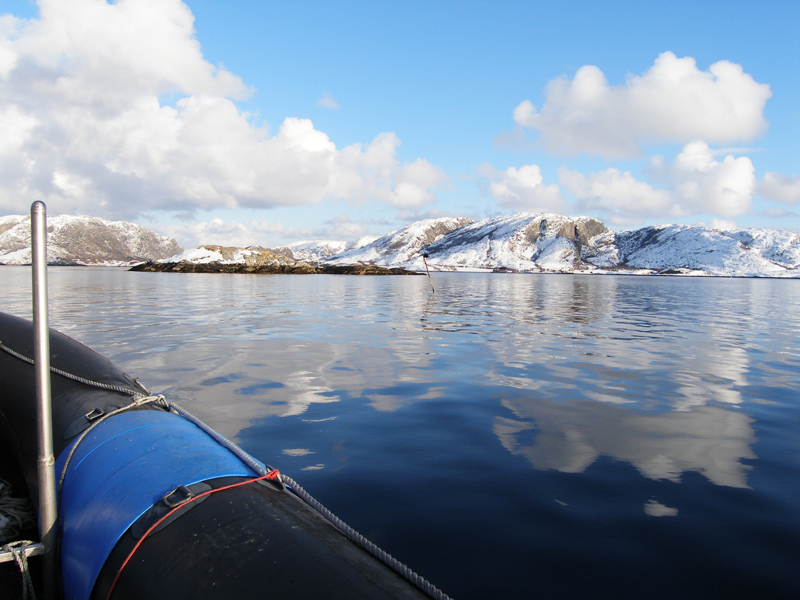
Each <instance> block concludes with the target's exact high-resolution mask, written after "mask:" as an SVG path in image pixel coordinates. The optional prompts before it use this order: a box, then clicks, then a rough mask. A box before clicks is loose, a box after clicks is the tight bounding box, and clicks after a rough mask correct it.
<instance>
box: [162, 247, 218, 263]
mask: <svg viewBox="0 0 800 600" xmlns="http://www.w3.org/2000/svg"><path fill="white" fill-rule="evenodd" d="M221 261H222V254H220V253H219V252H217V251H216V250H209V249H208V248H203V247H202V246H200V247H199V248H189V249H188V250H184V251H183V252H181V253H180V254H176V255H175V256H170V257H169V258H162V259H160V260H157V261H156V262H158V263H179V262H193V263H198V264H202V263H210V262H221Z"/></svg>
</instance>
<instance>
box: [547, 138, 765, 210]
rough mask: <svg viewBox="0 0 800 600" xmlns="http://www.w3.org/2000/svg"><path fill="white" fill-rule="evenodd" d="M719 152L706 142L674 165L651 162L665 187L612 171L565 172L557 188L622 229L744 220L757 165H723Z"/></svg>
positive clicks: (729, 160)
mask: <svg viewBox="0 0 800 600" xmlns="http://www.w3.org/2000/svg"><path fill="white" fill-rule="evenodd" d="M716 153H717V152H715V151H714V150H712V149H710V148H709V147H708V144H706V143H705V142H692V143H690V144H686V146H684V148H683V150H682V151H681V152H680V154H678V156H677V157H676V158H675V160H674V161H673V162H672V164H667V162H666V161H665V160H664V158H663V157H660V156H659V157H653V158H652V159H651V161H650V165H649V169H648V170H649V172H650V173H651V174H652V175H653V176H654V177H655V178H656V179H658V180H661V181H662V182H663V185H662V186H661V187H655V186H654V185H652V184H651V183H648V182H645V181H640V180H638V179H636V178H635V177H634V176H633V174H631V172H630V171H626V172H624V173H623V172H620V171H619V170H618V169H613V168H612V169H607V170H605V171H601V172H598V173H592V174H590V175H588V176H586V175H583V174H581V173H579V172H577V171H571V170H567V169H562V170H561V171H560V174H559V183H561V185H562V186H563V187H564V188H565V189H566V190H568V191H569V192H571V193H572V194H574V195H575V198H576V201H577V202H576V206H577V207H578V208H579V209H580V210H581V211H586V212H597V213H601V214H603V215H604V216H606V217H607V218H609V219H611V220H612V222H615V223H620V224H622V223H624V224H636V223H638V222H640V220H641V219H644V218H676V217H685V216H688V215H693V214H712V215H718V216H720V217H738V216H741V215H743V214H745V213H747V212H749V211H750V209H751V206H752V196H753V191H754V189H755V184H756V180H755V175H754V168H753V163H752V162H751V161H750V159H749V158H747V157H746V156H742V157H738V158H735V157H734V156H733V155H730V154H729V155H727V156H725V158H724V159H723V160H722V162H719V161H717V160H715V159H714V156H715V154H716Z"/></svg>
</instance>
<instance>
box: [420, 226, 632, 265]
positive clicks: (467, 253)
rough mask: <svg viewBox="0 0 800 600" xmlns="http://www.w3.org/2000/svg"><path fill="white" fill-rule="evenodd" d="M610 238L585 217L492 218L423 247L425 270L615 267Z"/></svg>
mask: <svg viewBox="0 0 800 600" xmlns="http://www.w3.org/2000/svg"><path fill="white" fill-rule="evenodd" d="M613 235H614V234H613V232H612V231H611V230H609V229H608V228H606V226H605V225H603V224H602V223H601V222H600V221H597V220H596V219H590V218H588V217H578V218H570V217H562V216H560V215H554V214H530V213H519V214H515V215H511V216H500V217H491V218H489V219H484V220H482V221H478V222H476V223H471V224H468V225H465V226H464V227H461V228H459V229H456V230H454V231H453V232H451V233H450V234H448V235H445V236H444V237H442V238H441V239H439V240H437V241H436V242H434V243H432V244H429V245H427V246H426V247H425V248H424V252H427V253H428V254H429V255H430V257H429V258H428V264H429V265H431V266H433V267H437V268H442V269H464V268H483V269H492V268H496V267H507V268H509V269H514V270H519V271H541V270H549V271H561V270H567V271H572V270H576V269H580V268H581V267H582V266H584V265H583V260H586V259H588V258H590V257H591V258H592V259H594V260H595V261H596V262H597V264H598V265H602V266H610V265H612V264H615V262H616V260H617V257H616V252H615V248H614V246H613Z"/></svg>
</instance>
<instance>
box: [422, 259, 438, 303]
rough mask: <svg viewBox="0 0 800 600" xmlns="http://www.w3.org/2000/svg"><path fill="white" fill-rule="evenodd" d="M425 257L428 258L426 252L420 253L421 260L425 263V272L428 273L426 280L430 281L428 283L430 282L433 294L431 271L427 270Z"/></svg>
mask: <svg viewBox="0 0 800 600" xmlns="http://www.w3.org/2000/svg"><path fill="white" fill-rule="evenodd" d="M426 258H428V255H427V254H423V255H422V262H424V263H425V272H426V273H427V274H428V281H430V283H431V291H432V292H433V293H434V294H435V293H436V290H435V289H433V279H431V272H430V271H429V270H428V261H427V260H425V259H426Z"/></svg>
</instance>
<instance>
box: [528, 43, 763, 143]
mask: <svg viewBox="0 0 800 600" xmlns="http://www.w3.org/2000/svg"><path fill="white" fill-rule="evenodd" d="M771 96H772V91H771V90H770V87H769V86H768V85H766V84H762V83H757V82H756V81H755V80H754V79H753V78H752V76H750V75H748V74H747V73H745V72H744V69H743V68H742V66H741V65H738V64H735V63H732V62H729V61H727V60H722V61H719V62H716V63H714V64H713V65H711V66H710V67H709V69H708V70H707V71H701V70H700V69H698V68H697V64H696V62H695V60H694V58H692V57H688V56H687V57H684V58H678V57H677V56H675V54H673V53H672V52H664V53H663V54H660V55H659V56H658V58H657V59H656V61H655V63H654V64H653V66H652V67H651V68H650V69H648V70H647V71H645V72H644V73H643V74H642V75H632V76H629V77H628V79H627V81H626V82H625V83H624V84H621V85H613V86H612V85H609V83H608V81H607V80H606V77H605V75H604V74H603V72H602V71H601V70H600V69H599V68H597V67H595V66H592V65H587V66H583V67H581V68H580V69H578V71H577V73H576V74H575V76H574V77H573V78H572V80H569V79H567V78H565V77H562V78H558V79H555V80H553V81H551V82H550V83H549V84H548V85H547V88H546V90H545V102H544V105H543V106H542V108H541V110H540V111H537V110H536V108H535V107H534V105H533V103H531V102H530V101H529V100H525V101H523V102H522V103H521V104H519V105H518V106H517V107H516V108H515V109H514V121H515V122H516V123H517V124H519V125H521V126H522V127H525V128H528V129H530V130H535V131H537V132H538V133H539V141H540V143H541V144H542V145H543V146H544V147H545V149H546V150H547V151H548V152H551V153H553V154H557V155H566V156H569V155H576V154H580V153H587V154H595V155H599V156H601V157H604V158H606V159H619V158H628V157H633V156H637V155H639V154H641V152H642V151H641V146H642V144H646V143H654V142H655V143H661V142H668V143H687V142H690V141H692V140H696V139H702V140H705V141H706V142H709V143H723V144H726V143H731V142H734V141H741V140H752V139H754V138H756V137H757V136H759V135H760V134H762V133H764V132H765V131H766V129H767V125H768V124H767V122H766V121H765V120H764V116H763V111H764V106H765V104H766V102H767V100H768V99H769V98H770V97H771Z"/></svg>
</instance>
